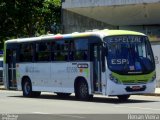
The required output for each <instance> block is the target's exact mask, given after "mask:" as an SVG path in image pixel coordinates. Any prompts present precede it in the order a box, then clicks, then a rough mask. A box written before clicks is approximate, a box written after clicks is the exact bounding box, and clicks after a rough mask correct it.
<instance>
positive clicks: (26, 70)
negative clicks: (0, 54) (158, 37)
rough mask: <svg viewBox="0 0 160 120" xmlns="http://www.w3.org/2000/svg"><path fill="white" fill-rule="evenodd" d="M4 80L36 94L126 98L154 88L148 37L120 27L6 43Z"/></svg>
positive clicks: (151, 54) (24, 93)
mask: <svg viewBox="0 0 160 120" xmlns="http://www.w3.org/2000/svg"><path fill="white" fill-rule="evenodd" d="M4 51H5V53H4V62H5V64H4V68H5V70H4V77H5V78H4V84H5V87H6V88H7V89H13V88H16V89H18V90H22V91H23V96H26V97H36V96H39V95H40V93H41V92H42V91H47V92H54V93H57V95H59V96H69V95H70V94H71V93H75V96H76V98H78V99H81V100H88V99H90V98H92V96H93V95H94V94H102V95H106V96H117V97H118V98H119V99H120V100H127V99H128V98H129V96H130V95H133V94H146V93H153V92H154V91H155V78H156V73H155V61H154V57H153V53H152V49H151V45H150V42H149V40H148V37H147V36H146V35H144V34H142V33H139V32H134V31H125V30H97V31H93V32H84V33H72V34H64V35H60V34H58V35H49V36H41V37H33V38H24V39H13V40H7V41H6V42H5V50H4Z"/></svg>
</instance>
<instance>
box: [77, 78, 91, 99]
mask: <svg viewBox="0 0 160 120" xmlns="http://www.w3.org/2000/svg"><path fill="white" fill-rule="evenodd" d="M75 96H76V98H78V99H80V100H89V99H91V98H92V95H89V90H88V84H87V82H86V81H85V80H80V81H78V84H77V85H76V92H75Z"/></svg>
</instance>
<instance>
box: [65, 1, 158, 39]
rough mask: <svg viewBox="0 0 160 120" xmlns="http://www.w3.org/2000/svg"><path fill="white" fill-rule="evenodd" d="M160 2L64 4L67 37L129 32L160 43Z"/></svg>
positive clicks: (71, 2)
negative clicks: (90, 32) (89, 32)
mask: <svg viewBox="0 0 160 120" xmlns="http://www.w3.org/2000/svg"><path fill="white" fill-rule="evenodd" d="M159 13H160V0H63V1H62V16H63V18H62V23H63V26H64V33H70V32H75V31H85V30H91V29H104V28H106V29H126V30H135V31H139V32H143V33H145V34H147V35H149V36H150V38H151V40H152V41H157V40H160V14H159Z"/></svg>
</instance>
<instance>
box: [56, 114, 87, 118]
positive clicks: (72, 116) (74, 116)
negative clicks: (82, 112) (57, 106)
mask: <svg viewBox="0 0 160 120" xmlns="http://www.w3.org/2000/svg"><path fill="white" fill-rule="evenodd" d="M57 116H60V117H71V118H79V119H84V118H85V117H82V116H77V115H57Z"/></svg>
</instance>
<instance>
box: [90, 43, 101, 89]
mask: <svg viewBox="0 0 160 120" xmlns="http://www.w3.org/2000/svg"><path fill="white" fill-rule="evenodd" d="M90 55H91V56H90V60H91V61H92V62H93V89H94V91H95V92H101V91H102V86H101V46H100V45H98V44H91V46H90Z"/></svg>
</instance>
